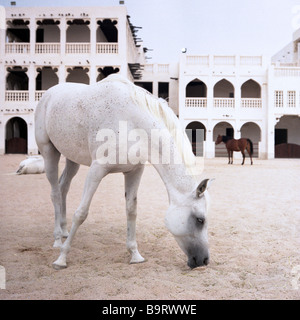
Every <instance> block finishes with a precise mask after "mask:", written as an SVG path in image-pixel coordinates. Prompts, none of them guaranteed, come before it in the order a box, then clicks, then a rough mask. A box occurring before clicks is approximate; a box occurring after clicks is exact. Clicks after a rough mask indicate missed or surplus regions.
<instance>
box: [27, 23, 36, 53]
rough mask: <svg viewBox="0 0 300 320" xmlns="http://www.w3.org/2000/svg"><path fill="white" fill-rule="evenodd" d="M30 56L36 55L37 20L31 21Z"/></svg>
mask: <svg viewBox="0 0 300 320" xmlns="http://www.w3.org/2000/svg"><path fill="white" fill-rule="evenodd" d="M29 29H30V54H31V55H34V54H35V42H36V22H35V18H31V20H30V25H29Z"/></svg>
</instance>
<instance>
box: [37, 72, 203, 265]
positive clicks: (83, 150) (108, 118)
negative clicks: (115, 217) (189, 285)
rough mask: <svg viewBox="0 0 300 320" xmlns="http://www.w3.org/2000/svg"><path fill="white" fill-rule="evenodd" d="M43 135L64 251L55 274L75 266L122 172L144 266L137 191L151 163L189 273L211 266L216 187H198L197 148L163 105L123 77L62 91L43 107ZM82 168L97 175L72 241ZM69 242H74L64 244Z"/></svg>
mask: <svg viewBox="0 0 300 320" xmlns="http://www.w3.org/2000/svg"><path fill="white" fill-rule="evenodd" d="M35 128H36V129H35V130H36V132H35V135H36V141H37V144H38V147H39V150H40V152H41V154H42V156H43V157H44V161H45V172H46V175H47V178H48V180H49V182H50V184H51V190H52V191H51V199H52V202H53V205H54V209H55V228H54V237H55V242H54V246H55V247H61V252H60V256H59V257H58V259H57V260H56V261H55V262H54V263H53V267H54V268H55V269H62V268H65V267H66V266H67V253H68V252H69V250H70V246H71V242H72V240H73V238H74V235H75V233H76V231H77V229H78V227H79V226H80V225H81V224H82V223H83V222H84V220H85V219H86V217H87V215H88V210H89V206H90V203H91V200H92V197H93V195H94V193H95V191H96V189H97V187H98V185H99V183H100V181H101V180H102V179H103V177H105V176H106V175H107V174H109V173H114V172H123V173H124V176H125V197H126V214H127V249H128V251H129V252H130V253H131V260H130V262H131V263H139V262H143V261H144V258H143V257H142V256H141V255H140V253H139V251H138V248H137V243H136V231H135V229H136V214H137V212H136V207H137V189H138V186H139V183H140V179H141V175H142V173H143V169H144V164H145V162H146V161H149V162H151V164H152V165H153V166H154V167H155V168H156V170H157V171H158V173H159V175H160V177H161V179H162V180H163V182H164V183H165V186H166V189H167V191H168V196H169V204H170V205H169V208H168V210H167V213H166V216H165V223H166V226H167V228H168V230H169V231H170V232H171V233H172V234H173V235H174V237H175V239H176V241H177V242H178V244H179V246H180V247H181V249H182V250H183V252H184V253H185V254H186V255H187V257H188V266H190V267H191V268H195V267H197V266H202V265H207V264H208V261H209V249H208V240H207V219H206V218H207V210H208V194H207V191H206V190H207V188H208V184H209V180H208V179H205V180H203V181H202V182H201V183H200V184H199V183H197V182H196V180H195V176H194V175H192V171H193V168H194V167H193V166H194V165H195V158H194V155H193V153H192V149H191V145H190V143H189V141H188V139H187V136H186V134H185V132H184V131H183V130H182V129H181V127H180V123H179V121H178V119H177V117H176V116H175V114H174V113H173V111H172V110H171V109H170V108H169V107H168V105H167V104H166V103H165V102H164V101H163V100H162V99H158V98H156V97H154V96H153V95H151V94H150V93H148V92H147V91H146V90H144V89H142V88H140V87H137V86H135V85H134V84H133V83H131V82H130V81H129V80H127V79H126V78H123V77H121V76H119V75H111V76H109V77H107V78H106V79H104V80H102V81H100V82H98V83H96V84H93V85H84V84H75V83H64V84H59V85H57V86H55V87H52V88H51V89H49V90H48V91H47V92H46V93H45V94H44V96H43V98H42V99H41V101H40V102H39V104H38V106H37V109H36V114H35ZM157 136H158V138H157ZM61 154H62V155H64V156H65V157H66V166H65V169H64V171H63V173H62V175H61V177H60V178H59V179H58V162H59V159H60V155H61ZM168 157H169V160H168ZM178 160H179V161H178ZM180 160H182V161H180ZM80 164H83V165H87V166H89V167H90V168H89V171H88V174H87V177H86V181H85V186H84V190H83V195H82V199H81V202H80V205H79V207H78V209H77V210H76V212H75V214H74V216H73V221H72V226H71V230H70V234H68V232H67V228H66V195H67V192H68V190H69V187H70V183H71V180H72V178H73V177H74V176H75V174H76V173H77V171H78V169H79V165H80ZM198 184H199V185H198ZM62 237H67V239H66V241H65V242H64V244H62Z"/></svg>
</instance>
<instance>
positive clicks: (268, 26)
mask: <svg viewBox="0 0 300 320" xmlns="http://www.w3.org/2000/svg"><path fill="white" fill-rule="evenodd" d="M15 1H16V3H17V6H19V7H21V6H31V7H36V6H118V5H119V0H15ZM124 1H125V6H126V8H127V11H128V15H129V16H130V21H131V23H132V24H133V25H134V26H138V27H142V29H140V30H139V31H138V33H137V35H138V37H140V38H142V40H143V46H144V47H147V48H149V49H153V51H148V52H147V57H150V58H151V59H149V60H148V62H149V63H152V62H153V63H157V62H158V63H170V62H176V61H178V60H179V56H180V53H181V50H182V48H187V54H223V55H226V54H250V55H261V54H264V55H267V56H268V57H270V56H272V55H273V54H275V53H277V52H278V51H279V50H280V49H282V48H283V47H284V46H285V45H287V44H288V43H289V42H291V41H292V34H293V32H294V31H295V30H296V29H297V28H300V0H124ZM10 2H11V0H0V5H3V6H10Z"/></svg>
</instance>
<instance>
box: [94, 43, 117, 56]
mask: <svg viewBox="0 0 300 320" xmlns="http://www.w3.org/2000/svg"><path fill="white" fill-rule="evenodd" d="M96 52H97V53H108V54H111V53H115V54H117V53H119V47H118V43H115V42H98V43H97V45H96Z"/></svg>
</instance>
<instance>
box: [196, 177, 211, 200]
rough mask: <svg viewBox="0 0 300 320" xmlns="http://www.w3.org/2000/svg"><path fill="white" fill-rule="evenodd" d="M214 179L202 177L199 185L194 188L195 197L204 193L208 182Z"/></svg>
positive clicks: (208, 184)
mask: <svg viewBox="0 0 300 320" xmlns="http://www.w3.org/2000/svg"><path fill="white" fill-rule="evenodd" d="M213 180H215V179H204V180H202V181H201V182H200V184H199V186H198V187H197V190H196V195H197V197H198V198H199V197H201V195H202V194H203V193H204V191H205V190H208V188H209V186H210V183H211V182H212V181H213Z"/></svg>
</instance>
